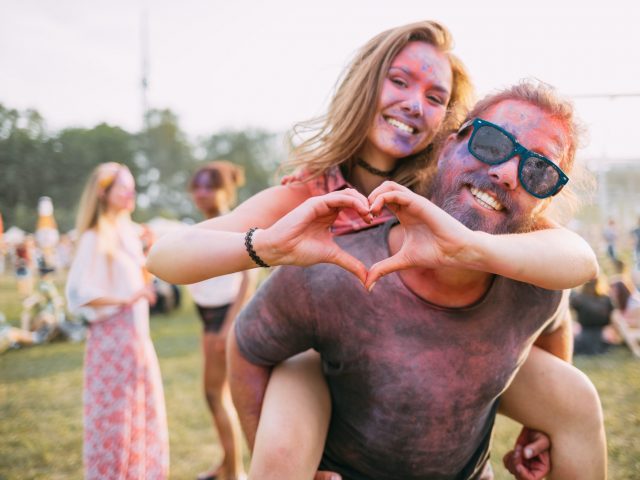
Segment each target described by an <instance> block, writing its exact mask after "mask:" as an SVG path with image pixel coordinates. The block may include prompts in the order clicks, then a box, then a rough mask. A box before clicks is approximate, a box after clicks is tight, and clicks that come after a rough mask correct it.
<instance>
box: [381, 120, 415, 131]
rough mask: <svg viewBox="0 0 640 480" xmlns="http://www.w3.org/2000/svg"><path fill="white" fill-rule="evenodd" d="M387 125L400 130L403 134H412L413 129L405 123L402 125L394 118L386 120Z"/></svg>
mask: <svg viewBox="0 0 640 480" xmlns="http://www.w3.org/2000/svg"><path fill="white" fill-rule="evenodd" d="M387 123H388V124H389V125H392V126H394V127H396V128H398V129H400V130H402V131H403V132H407V133H413V131H414V128H413V127H412V126H410V125H407V124H406V123H402V122H401V121H399V120H396V119H395V118H387Z"/></svg>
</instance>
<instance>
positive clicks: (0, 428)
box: [0, 277, 640, 480]
mask: <svg viewBox="0 0 640 480" xmlns="http://www.w3.org/2000/svg"><path fill="white" fill-rule="evenodd" d="M14 292H15V286H14V285H13V281H12V280H11V279H9V278H7V277H2V278H0V310H2V311H4V313H5V314H6V315H7V317H8V318H9V320H10V321H11V323H13V324H17V318H18V315H19V306H18V305H17V303H16V300H15V293H14ZM185 303H188V302H185ZM190 307H191V306H190V305H188V304H187V305H184V306H183V308H182V309H181V310H180V311H178V312H176V313H173V314H171V315H167V316H154V317H152V335H153V340H154V343H155V346H156V350H157V352H158V356H159V357H160V366H161V369H162V375H163V380H164V388H165V395H166V402H167V412H168V417H169V429H170V442H171V447H170V448H171V478H173V479H193V478H195V475H196V474H197V472H199V471H202V470H204V469H206V468H207V467H208V466H209V463H210V461H211V459H212V458H215V457H216V456H217V455H219V453H220V451H219V449H218V447H217V443H216V442H217V440H216V437H215V435H214V433H213V429H212V427H211V423H210V420H209V416H208V414H207V410H206V408H205V404H204V400H203V398H202V394H201V386H200V374H201V365H200V362H201V357H200V350H199V348H200V346H199V345H200V344H199V339H200V328H199V325H198V323H197V321H196V318H195V315H194V314H193V313H192V312H193V310H192V309H191V308H190ZM83 349H84V345H83V344H69V343H53V344H49V345H43V346H38V347H33V348H25V349H20V350H14V351H9V352H6V353H5V354H3V355H0V418H1V419H2V420H1V421H0V480H8V479H12V480H13V479H80V478H82V467H81V442H82V422H81V389H82V357H83ZM576 365H577V366H578V367H579V368H580V369H582V370H583V371H584V372H585V373H587V375H589V377H590V378H591V380H592V381H593V382H594V383H595V385H596V387H597V388H598V391H599V392H600V395H601V398H602V402H603V406H604V412H605V420H606V428H607V436H608V445H609V478H610V479H613V480H623V479H625V480H626V479H628V480H635V479H640V361H637V360H634V359H633V358H632V357H631V354H630V353H629V352H628V351H627V350H626V349H623V348H619V349H616V350H615V351H613V352H611V353H609V354H607V355H606V356H602V357H597V358H580V357H579V358H577V359H576ZM518 432H519V427H518V426H517V425H516V424H514V423H513V422H511V421H509V420H507V419H504V418H502V417H500V418H499V419H498V423H497V428H496V435H495V438H494V450H493V455H492V458H493V463H494V466H495V469H496V478H497V479H506V478H511V477H508V476H507V475H506V474H505V472H504V469H503V468H502V466H501V464H500V463H499V461H498V460H499V459H500V458H502V455H503V454H504V453H505V452H506V451H507V450H508V449H509V448H510V446H511V444H512V442H513V440H514V439H515V436H516V435H517V433H518ZM245 460H247V459H245Z"/></svg>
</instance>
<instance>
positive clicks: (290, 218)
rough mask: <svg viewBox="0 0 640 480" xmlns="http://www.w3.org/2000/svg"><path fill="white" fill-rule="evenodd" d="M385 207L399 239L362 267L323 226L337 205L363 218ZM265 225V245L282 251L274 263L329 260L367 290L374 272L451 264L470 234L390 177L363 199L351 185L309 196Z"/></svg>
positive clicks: (327, 226) (368, 220)
mask: <svg viewBox="0 0 640 480" xmlns="http://www.w3.org/2000/svg"><path fill="white" fill-rule="evenodd" d="M385 206H386V207H387V208H389V209H390V210H391V211H392V212H393V213H394V214H395V215H396V217H397V218H398V220H399V222H400V225H401V226H402V237H401V241H398V242H394V245H390V246H391V247H392V251H394V250H395V251H394V253H393V255H391V256H390V257H388V258H386V259H383V260H381V261H379V262H377V263H375V264H374V265H372V266H371V267H369V268H367V267H365V265H364V264H363V263H362V262H361V261H360V260H359V259H357V258H356V257H354V256H353V255H352V254H350V253H347V252H346V251H344V250H343V249H342V248H340V247H339V246H338V245H337V244H336V243H335V241H334V237H333V235H332V234H331V233H330V230H329V229H330V227H331V225H333V223H334V222H335V220H336V218H337V216H338V214H339V212H340V211H341V210H343V209H347V208H349V209H352V210H355V211H356V212H357V214H358V215H359V216H360V217H361V218H362V220H363V221H364V222H365V223H371V221H372V219H373V217H374V216H378V215H380V214H381V212H382V209H383V208H384V207H385ZM269 230H271V231H272V232H271V233H272V240H271V244H272V245H277V246H278V250H279V251H280V252H281V253H282V254H281V255H280V257H279V258H277V259H276V263H274V264H293V265H299V266H308V265H313V264H316V263H334V264H336V265H338V266H340V267H342V268H344V269H345V270H347V271H349V272H351V273H353V274H354V275H355V276H356V277H357V278H358V279H359V280H360V282H361V283H362V284H363V285H364V287H365V288H367V289H368V290H369V291H370V290H371V289H372V288H373V286H374V284H375V282H376V281H377V280H378V279H379V278H380V277H382V276H384V275H387V274H389V273H392V272H395V271H398V270H404V269H407V268H412V267H422V268H437V267H441V266H454V265H456V261H457V260H456V259H457V258H458V257H459V256H460V253H461V252H462V251H463V249H464V246H465V245H468V243H469V234H471V233H472V232H471V230H469V229H468V228H467V227H465V226H464V225H462V224H461V223H460V222H459V221H458V220H456V219H454V218H453V217H451V216H450V215H449V214H447V213H446V212H444V211H443V210H442V209H440V208H439V207H437V206H435V205H434V204H433V203H431V202H430V201H429V200H427V199H426V198H425V197H423V196H421V195H418V194H416V193H414V192H412V191H411V190H409V189H408V188H406V187H404V186H402V185H399V184H397V183H395V182H391V181H387V182H384V183H383V184H382V185H380V186H379V187H378V188H376V189H375V190H374V191H373V192H371V194H370V195H369V197H368V198H367V197H365V196H364V195H362V194H361V193H359V192H357V191H356V190H353V189H346V190H340V191H336V192H331V193H328V194H326V195H321V196H316V197H312V198H310V199H308V200H307V201H305V202H304V203H302V204H301V205H300V206H299V207H297V208H296V209H294V210H292V211H291V212H289V214H287V215H285V216H284V217H283V218H282V219H280V220H279V221H278V222H276V223H275V224H274V225H273V226H272V227H270V228H269ZM390 238H391V237H390ZM397 244H399V246H398V245H397Z"/></svg>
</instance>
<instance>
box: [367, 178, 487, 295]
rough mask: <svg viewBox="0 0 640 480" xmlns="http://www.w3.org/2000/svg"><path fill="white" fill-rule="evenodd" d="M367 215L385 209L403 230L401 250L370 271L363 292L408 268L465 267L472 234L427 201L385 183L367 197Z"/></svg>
mask: <svg viewBox="0 0 640 480" xmlns="http://www.w3.org/2000/svg"><path fill="white" fill-rule="evenodd" d="M369 203H370V204H371V213H372V214H374V215H378V214H380V212H381V210H382V207H383V206H385V205H386V206H387V207H388V208H389V209H390V210H391V211H392V212H393V213H394V214H395V215H396V216H397V217H398V220H399V221H400V224H401V225H402V227H403V229H404V241H403V243H402V247H401V248H400V250H399V251H398V252H396V253H395V254H394V255H393V256H391V257H389V258H386V259H384V260H382V261H380V262H378V263H376V264H375V265H373V266H372V267H371V269H370V270H369V274H368V275H367V280H366V282H365V287H366V288H369V289H370V288H371V286H372V285H373V284H374V283H375V282H376V281H377V280H378V278H380V277H381V276H383V275H386V274H388V273H391V272H394V271H396V270H403V269H407V268H411V267H423V268H437V267H443V266H448V267H453V266H468V265H469V264H470V263H471V260H472V259H471V255H472V251H471V248H470V246H471V245H472V240H473V239H474V235H475V232H473V231H472V230H470V229H468V228H467V227H466V226H464V225H463V224H462V223H460V222H459V221H458V220H456V219H455V218H453V217H452V216H451V215H449V214H448V213H447V212H445V211H444V210H442V209H441V208H439V207H437V206H436V205H434V204H433V203H431V202H430V201H429V200H427V199H426V198H424V197H423V196H421V195H418V194H417V193H414V192H412V191H411V190H409V189H408V188H406V187H403V186H402V185H399V184H397V183H395V182H391V181H386V182H384V183H383V184H382V185H380V186H379V187H378V188H376V189H375V190H374V191H373V192H371V194H370V195H369Z"/></svg>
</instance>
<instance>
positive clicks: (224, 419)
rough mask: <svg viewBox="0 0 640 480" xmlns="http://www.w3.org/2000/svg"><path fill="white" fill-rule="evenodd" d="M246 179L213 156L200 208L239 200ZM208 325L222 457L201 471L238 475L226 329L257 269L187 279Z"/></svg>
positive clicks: (208, 391) (205, 477) (207, 212)
mask: <svg viewBox="0 0 640 480" xmlns="http://www.w3.org/2000/svg"><path fill="white" fill-rule="evenodd" d="M243 183H244V171H243V170H242V168H241V167H238V166H236V165H234V164H232V163H230V162H226V161H214V162H209V163H207V164H206V165H204V166H203V167H201V168H200V169H198V170H197V171H196V172H195V174H194V175H193V177H192V178H191V181H190V183H189V192H190V193H191V197H192V199H193V202H194V203H195V205H196V208H197V209H198V210H199V211H200V212H201V213H202V215H203V216H204V217H205V218H206V219H211V218H215V217H217V216H219V215H224V214H225V213H228V212H229V211H230V210H231V207H232V206H233V205H234V204H235V201H236V188H237V187H238V186H241V185H242V184H243ZM187 288H188V289H189V292H190V293H191V296H192V297H193V301H194V303H195V305H196V308H197V310H198V314H199V316H200V319H201V320H202V323H203V327H204V334H203V337H202V352H203V354H204V375H203V377H204V378H203V381H204V382H203V383H204V392H205V397H206V400H207V405H208V407H209V410H210V412H211V415H212V416H213V420H214V422H215V426H216V428H217V430H218V436H219V438H220V444H221V446H222V449H223V451H224V452H223V455H224V456H223V458H222V462H220V464H219V466H214V467H212V468H211V469H210V470H208V471H206V472H203V473H201V474H200V475H198V477H197V478H198V480H214V479H219V480H235V479H237V478H241V477H242V476H243V475H244V472H243V466H242V452H241V444H240V441H241V433H240V428H239V424H238V420H237V415H236V412H235V409H234V408H233V404H232V402H231V397H230V394H229V386H228V382H227V373H226V348H225V345H226V340H227V333H228V331H229V329H230V328H231V325H232V324H233V321H234V319H235V317H236V316H237V314H238V312H239V311H240V309H241V308H242V306H243V304H244V303H245V301H246V300H247V299H248V297H249V296H250V294H251V293H252V292H253V290H254V288H255V282H254V277H253V275H252V272H248V271H244V272H237V273H232V274H229V275H223V276H220V277H214V278H210V279H208V280H204V281H202V282H198V283H194V284H191V285H188V286H187Z"/></svg>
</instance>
